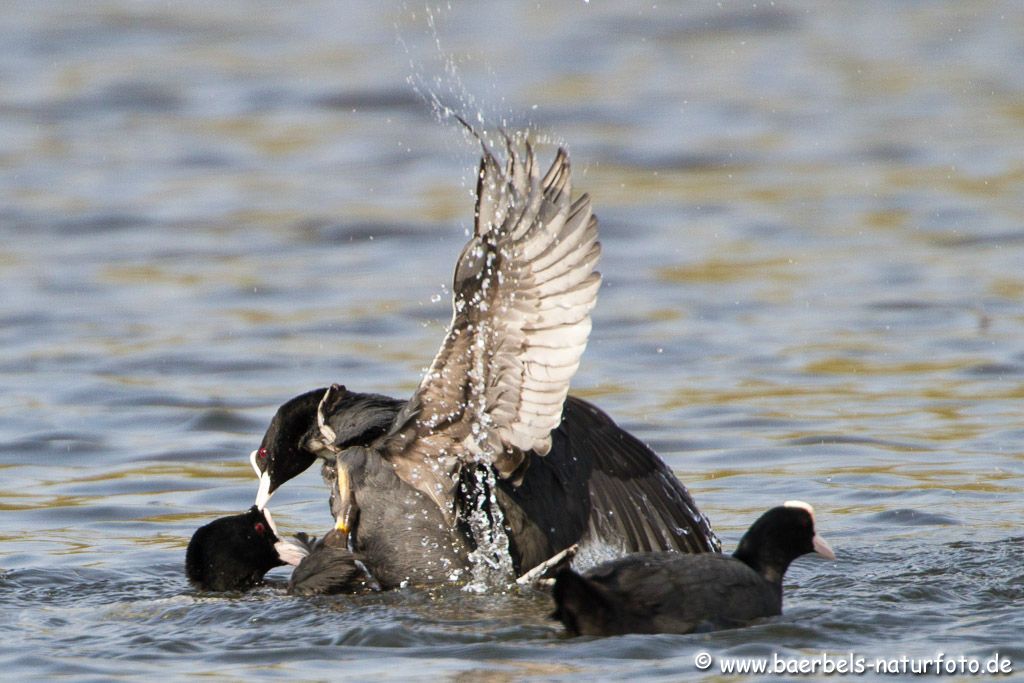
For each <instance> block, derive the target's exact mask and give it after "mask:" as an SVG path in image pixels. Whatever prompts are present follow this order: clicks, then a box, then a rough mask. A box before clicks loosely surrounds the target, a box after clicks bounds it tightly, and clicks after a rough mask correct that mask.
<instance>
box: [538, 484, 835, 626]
mask: <svg viewBox="0 0 1024 683" xmlns="http://www.w3.org/2000/svg"><path fill="white" fill-rule="evenodd" d="M811 552H817V553H819V554H821V555H823V556H825V557H828V558H830V559H835V555H834V554H833V553H832V550H831V548H829V546H828V544H827V543H825V542H824V541H823V540H822V539H821V537H820V536H818V535H817V534H816V533H815V531H814V515H813V510H812V509H811V508H810V506H809V505H807V504H806V503H799V502H796V501H794V502H791V503H787V504H786V505H784V506H780V507H776V508H772V509H771V510H769V511H768V512H766V513H765V514H764V515H762V516H761V517H760V518H759V519H758V520H757V521H756V522H754V524H753V525H752V526H751V527H750V529H749V530H748V531H747V533H746V534H744V536H743V538H742V539H741V540H740V543H739V546H738V547H737V549H736V552H735V553H733V555H732V556H731V557H729V556H726V555H721V554H718V553H703V554H699V555H687V554H680V553H663V552H656V553H636V554H633V555H628V556H626V557H622V558H619V559H617V560H612V561H610V562H606V563H604V564H601V565H598V566H597V567H594V568H592V569H590V570H589V571H587V572H585V573H584V574H582V575H580V574H577V573H576V572H574V571H573V570H571V569H563V570H561V571H560V572H559V573H558V576H557V578H556V581H555V586H554V600H555V604H556V609H555V613H554V615H553V616H554V617H555V618H556V619H558V620H560V621H561V622H562V623H563V624H564V625H565V627H566V630H567V631H568V632H569V633H570V634H572V635H591V636H609V635H620V634H624V633H690V632H692V631H695V630H710V629H718V628H732V627H736V626H741V625H744V624H746V623H749V622H750V621H752V620H754V619H757V618H760V617H768V616H773V615H776V614H781V613H782V577H783V576H784V575H785V573H786V569H787V568H788V567H789V564H790V563H791V562H792V561H793V560H795V559H796V558H797V557H799V556H801V555H804V554H806V553H811Z"/></svg>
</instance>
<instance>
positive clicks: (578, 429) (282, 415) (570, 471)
mask: <svg viewBox="0 0 1024 683" xmlns="http://www.w3.org/2000/svg"><path fill="white" fill-rule="evenodd" d="M326 392H327V390H326V389H316V390H313V391H311V392H307V393H306V394H303V395H302V396H299V397H296V398H295V399H292V400H291V401H289V402H288V403H286V404H285V406H288V408H287V410H286V409H284V406H282V409H280V410H279V411H278V412H277V414H276V415H275V416H274V422H273V424H272V426H271V428H270V429H268V430H267V436H265V437H264V443H265V444H268V445H269V447H270V448H271V449H272V452H273V453H274V454H275V455H274V459H273V460H271V461H270V462H269V467H270V469H269V470H268V471H269V472H271V473H274V472H279V473H283V474H282V475H281V476H288V475H289V474H291V473H293V472H294V473H298V472H301V469H300V468H299V466H301V467H302V468H305V467H308V466H309V465H311V464H312V463H313V462H315V461H316V459H317V456H318V455H321V456H323V455H324V454H325V453H330V452H331V451H330V450H328V449H327V446H326V445H325V444H322V443H319V442H318V444H317V445H318V449H317V451H316V452H314V451H312V450H311V449H310V447H309V446H308V444H309V443H311V442H312V441H313V440H314V439H313V437H312V435H314V434H316V433H319V430H318V427H317V424H318V421H320V422H324V423H326V424H328V425H330V426H332V428H335V427H334V426H335V425H336V426H337V428H336V433H337V434H338V435H339V437H338V438H339V443H335V444H333V445H332V448H333V449H334V450H337V451H339V455H338V456H337V457H339V458H341V460H342V461H344V462H346V463H347V465H346V466H347V467H348V468H349V476H350V477H351V478H352V488H353V491H354V495H355V497H356V500H355V501H354V502H355V506H354V508H353V509H354V510H358V514H359V522H358V524H357V525H355V526H356V527H357V529H358V532H357V533H356V535H355V539H354V546H355V548H356V550H357V551H358V552H359V553H361V554H363V553H365V554H366V557H365V558H364V561H365V563H366V566H367V567H368V568H369V569H370V571H371V573H372V574H373V575H374V577H375V578H377V580H379V581H380V582H381V584H382V585H383V586H385V587H391V586H394V585H399V584H401V583H402V582H404V581H407V580H408V581H412V582H414V583H435V582H443V581H447V580H448V579H449V578H450V577H451V575H452V573H453V572H456V571H457V570H458V569H460V568H463V567H465V566H466V557H467V554H468V552H469V551H470V550H471V549H472V539H471V538H469V535H468V531H467V529H466V528H465V526H464V525H463V526H462V527H459V526H452V525H449V524H448V523H447V522H446V520H445V518H444V515H443V514H442V513H441V511H440V510H439V509H438V508H437V506H436V505H431V501H430V500H429V498H427V497H426V496H425V495H424V494H423V493H422V492H420V491H419V490H417V489H415V488H413V487H411V486H409V485H408V484H406V483H405V482H404V481H403V480H401V479H400V478H399V477H398V476H397V475H396V474H395V473H394V471H393V468H392V467H391V466H390V464H389V463H388V462H387V461H386V460H385V459H384V458H382V457H381V456H380V454H379V453H378V452H376V450H375V449H374V448H373V447H372V446H373V444H374V443H375V441H377V440H378V439H379V438H383V437H382V429H383V428H382V426H381V425H382V424H384V423H386V422H387V418H388V417H389V416H390V417H391V418H392V419H393V416H394V415H396V414H397V413H398V411H399V410H400V409H401V407H402V405H403V403H402V402H401V401H396V400H394V399H389V398H387V397H383V396H378V395H375V394H358V393H355V392H347V391H346V392H345V395H346V396H347V400H345V401H337V400H330V401H324V402H323V404H321V402H320V401H314V400H313V399H314V398H315V397H316V396H317V395H320V396H321V397H323V396H324V395H325V394H326ZM297 405H303V406H305V408H304V411H297V410H295V406H297ZM323 405H326V406H329V407H330V408H329V409H331V410H333V411H334V412H331V413H328V414H326V415H323V414H321V416H320V417H319V418H318V416H317V408H316V407H314V406H321V407H322V406H323ZM364 411H365V414H366V422H365V424H364V423H363V421H362V420H361V419H360V416H361V415H363V413H364ZM285 423H290V424H285ZM342 426H344V429H342V428H341V427H342ZM296 434H298V435H300V436H299V437H295V436H294V435H296ZM385 436H386V435H385ZM284 438H292V439H297V441H298V444H297V445H296V444H294V443H293V444H288V443H283V442H282V439H284ZM342 438H344V439H346V440H345V441H340V440H341V439H342ZM551 444H552V445H551V450H550V451H549V452H548V454H547V455H546V456H543V457H540V456H534V455H530V456H529V457H528V459H527V467H526V468H525V470H524V472H523V475H522V478H521V481H520V483H519V484H516V483H514V482H512V481H511V480H508V479H501V478H497V486H496V488H495V491H494V493H495V497H496V500H497V503H498V506H499V508H500V510H501V512H502V514H503V518H504V524H505V530H506V532H507V536H508V538H509V545H510V548H509V551H510V554H511V556H512V562H513V566H514V568H515V569H516V571H519V572H522V571H526V570H528V569H530V568H532V567H534V566H536V565H537V564H540V563H541V562H543V561H544V560H546V559H547V558H549V557H551V556H552V555H554V554H555V553H556V552H558V551H560V550H563V549H564V548H566V547H568V546H570V545H573V544H574V543H580V544H581V545H583V546H584V547H586V546H587V544H588V543H593V544H600V545H604V546H607V547H609V548H611V549H613V551H616V552H620V553H630V552H638V551H650V550H677V551H681V552H703V551H709V550H710V551H714V550H717V549H718V547H719V546H718V539H717V538H716V537H715V535H714V533H713V532H712V531H711V527H710V525H709V523H708V521H707V519H706V518H705V517H704V516H703V515H702V514H701V513H700V511H699V510H698V508H697V506H696V503H694V502H693V499H692V498H691V497H690V494H689V492H688V491H687V490H686V487H685V486H683V484H682V483H681V482H680V481H679V479H678V478H677V477H676V476H675V475H674V474H673V473H672V471H671V470H670V469H669V468H668V466H667V465H666V464H665V463H664V462H663V461H662V460H661V459H660V458H659V457H658V456H657V454H655V453H654V452H653V451H652V450H651V449H649V448H648V447H647V446H645V445H644V444H643V443H641V442H640V441H639V440H638V439H636V438H635V437H634V436H632V435H631V434H629V433H628V432H626V431H625V430H623V429H622V428H620V427H619V426H618V425H616V424H615V422H614V421H613V420H612V419H611V418H610V417H608V416H607V415H606V414H605V413H604V412H602V411H601V410H600V409H598V408H597V407H595V406H594V405H592V404H590V403H588V402H587V401H584V400H582V399H580V398H576V397H573V396H570V397H568V398H567V399H566V401H565V404H564V406H563V409H562V422H561V424H560V425H559V426H558V428H557V429H555V430H554V431H553V432H552V435H551ZM289 458H295V460H294V461H289ZM296 463H298V466H296ZM323 469H324V477H325V480H327V483H328V485H329V486H330V488H331V491H332V496H333V495H334V493H335V486H334V485H333V481H334V477H335V476H336V474H335V469H334V459H333V457H331V458H330V459H326V460H324V468H323ZM472 474H473V471H472V470H468V469H467V470H466V471H465V476H464V477H463V481H462V486H461V487H460V488H461V495H460V497H459V500H460V501H461V503H462V505H463V509H462V510H461V511H460V512H461V513H465V512H467V510H465V509H464V508H465V506H468V505H470V504H471V503H472V502H473V501H475V500H477V498H478V494H479V492H478V491H476V490H475V489H474V487H476V486H479V485H480V484H479V483H478V480H477V478H476V477H474V476H472ZM291 476H294V475H291ZM275 481H280V480H277V479H276V478H275ZM486 497H487V496H485V498H486ZM332 512H333V513H334V514H335V515H336V516H337V514H338V511H337V505H336V503H332ZM462 517H464V514H460V518H462Z"/></svg>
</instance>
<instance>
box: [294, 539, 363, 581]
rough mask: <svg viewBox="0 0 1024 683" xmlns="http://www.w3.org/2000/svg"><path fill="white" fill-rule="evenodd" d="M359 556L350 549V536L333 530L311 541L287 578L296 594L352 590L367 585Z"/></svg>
mask: <svg viewBox="0 0 1024 683" xmlns="http://www.w3.org/2000/svg"><path fill="white" fill-rule="evenodd" d="M358 560H359V556H358V555H356V554H355V553H353V552H352V551H351V550H349V549H348V538H347V536H346V535H345V534H343V533H341V532H339V531H338V530H336V529H331V530H330V531H328V532H327V533H326V534H324V537H323V538H322V539H320V541H318V542H315V543H312V544H310V551H309V555H307V556H306V557H304V558H303V559H302V561H301V562H299V564H298V566H296V567H295V570H294V571H293V572H292V575H291V578H290V579H289V580H288V592H289V593H291V594H293V595H330V594H333V593H351V592H354V591H356V590H358V589H360V588H363V587H365V586H366V580H365V579H366V575H365V573H364V572H363V570H362V569H361V568H360V567H359V565H358V564H357V562H358Z"/></svg>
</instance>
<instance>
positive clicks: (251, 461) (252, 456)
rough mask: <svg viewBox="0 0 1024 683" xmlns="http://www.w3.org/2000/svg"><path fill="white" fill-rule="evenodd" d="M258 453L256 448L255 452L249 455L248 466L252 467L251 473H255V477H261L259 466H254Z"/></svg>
mask: <svg viewBox="0 0 1024 683" xmlns="http://www.w3.org/2000/svg"><path fill="white" fill-rule="evenodd" d="M259 452H260V451H259V449H258V448H257V449H256V450H254V451H253V452H252V453H250V454H249V464H250V465H252V471H253V472H255V473H256V476H257V477H259V476H262V475H263V472H261V471H260V466H259V465H257V464H256V454H257V453H259Z"/></svg>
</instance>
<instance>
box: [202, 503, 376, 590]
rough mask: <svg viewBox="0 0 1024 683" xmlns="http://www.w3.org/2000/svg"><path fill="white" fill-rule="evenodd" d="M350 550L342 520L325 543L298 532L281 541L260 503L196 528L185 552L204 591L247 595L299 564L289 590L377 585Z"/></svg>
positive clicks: (268, 513) (267, 513)
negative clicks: (269, 577) (280, 571)
mask: <svg viewBox="0 0 1024 683" xmlns="http://www.w3.org/2000/svg"><path fill="white" fill-rule="evenodd" d="M358 561H359V557H358V556H357V555H355V554H354V553H352V552H351V551H350V550H349V549H348V530H347V527H346V526H345V525H344V523H343V522H342V520H339V521H338V523H337V524H336V525H335V528H333V529H331V530H330V531H329V532H327V534H325V535H324V537H323V538H322V539H320V540H319V541H317V540H316V539H311V538H309V537H308V536H307V535H306V534H297V535H296V536H295V537H294V538H291V539H281V538H280V537H279V536H278V534H277V529H276V527H275V525H274V520H273V518H272V517H271V516H270V511H269V510H268V509H266V508H264V509H263V510H260V509H258V508H257V507H256V506H255V505H254V506H253V507H251V508H250V509H249V510H248V511H246V512H243V513H242V514H239V515H231V516H229V517H221V518H220V519H216V520H214V521H212V522H210V523H209V524H206V525H204V526H202V527H200V528H199V529H197V530H196V532H195V534H193V535H192V539H191V540H190V541H189V544H188V550H187V551H186V552H185V575H186V576H187V577H188V580H189V581H190V582H191V583H192V585H194V586H195V587H196V588H198V589H200V590H204V591H212V592H226V591H245V590H248V589H250V588H253V587H254V586H258V585H260V584H261V583H263V577H264V576H265V575H266V573H267V572H269V571H270V570H271V569H274V568H275V567H281V566H283V565H286V564H290V565H294V566H295V569H294V570H293V571H292V576H291V579H290V580H289V581H288V592H289V593H292V594H294V595H316V594H329V593H340V592H354V591H358V590H361V589H364V588H367V587H371V588H373V587H376V584H375V583H374V582H373V581H372V579H370V578H369V577H368V576H367V575H366V573H365V572H364V571H363V569H362V567H360V566H359V564H358Z"/></svg>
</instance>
